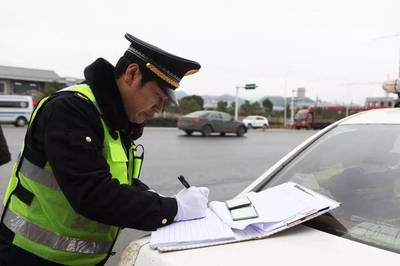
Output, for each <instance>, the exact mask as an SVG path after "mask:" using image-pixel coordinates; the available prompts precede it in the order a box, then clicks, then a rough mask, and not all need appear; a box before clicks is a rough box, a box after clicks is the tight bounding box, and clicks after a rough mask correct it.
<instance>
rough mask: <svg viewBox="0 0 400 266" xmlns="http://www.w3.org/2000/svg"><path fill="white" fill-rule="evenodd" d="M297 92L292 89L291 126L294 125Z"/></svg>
mask: <svg viewBox="0 0 400 266" xmlns="http://www.w3.org/2000/svg"><path fill="white" fill-rule="evenodd" d="M295 92H296V90H295V89H292V101H291V105H290V126H291V127H292V126H293V125H294V93H295Z"/></svg>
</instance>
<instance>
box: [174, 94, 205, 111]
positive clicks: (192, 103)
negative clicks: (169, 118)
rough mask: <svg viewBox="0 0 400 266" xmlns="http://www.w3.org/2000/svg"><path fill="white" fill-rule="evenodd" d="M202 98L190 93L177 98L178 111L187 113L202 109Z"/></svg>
mask: <svg viewBox="0 0 400 266" xmlns="http://www.w3.org/2000/svg"><path fill="white" fill-rule="evenodd" d="M203 105H204V100H203V98H201V97H200V96H197V95H192V96H187V97H183V98H182V99H180V100H179V111H180V113H181V114H188V113H191V112H194V111H199V110H203Z"/></svg>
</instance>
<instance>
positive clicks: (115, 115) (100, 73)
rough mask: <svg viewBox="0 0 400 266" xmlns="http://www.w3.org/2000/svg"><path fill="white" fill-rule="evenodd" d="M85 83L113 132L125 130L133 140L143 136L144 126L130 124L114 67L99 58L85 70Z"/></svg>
mask: <svg viewBox="0 0 400 266" xmlns="http://www.w3.org/2000/svg"><path fill="white" fill-rule="evenodd" d="M84 75H85V81H84V83H86V84H88V85H89V86H90V88H91V89H92V91H93V94H94V96H95V98H96V102H97V104H98V106H99V108H100V110H101V111H102V118H103V119H104V121H105V122H106V124H107V125H108V127H109V128H110V129H111V130H123V131H126V132H127V133H129V135H130V136H131V137H132V138H133V139H137V138H139V137H140V136H141V135H142V131H143V126H144V125H143V124H134V123H130V122H129V120H128V118H127V115H126V112H125V110H124V106H123V103H122V99H121V95H120V93H119V89H118V86H117V83H116V82H115V77H114V66H113V65H111V64H110V63H109V62H108V61H106V60H105V59H103V58H98V59H97V60H96V61H94V62H93V63H92V64H90V65H89V66H87V67H86V68H85V70H84Z"/></svg>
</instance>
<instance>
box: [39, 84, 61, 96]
mask: <svg viewBox="0 0 400 266" xmlns="http://www.w3.org/2000/svg"><path fill="white" fill-rule="evenodd" d="M63 87H64V84H61V83H58V82H49V83H45V84H44V88H43V97H46V96H49V95H50V94H52V93H54V92H56V91H58V90H61V89H62V88H63Z"/></svg>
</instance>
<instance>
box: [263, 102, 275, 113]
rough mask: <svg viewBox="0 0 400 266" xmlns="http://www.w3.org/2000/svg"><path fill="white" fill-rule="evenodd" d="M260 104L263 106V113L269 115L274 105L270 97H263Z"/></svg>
mask: <svg viewBox="0 0 400 266" xmlns="http://www.w3.org/2000/svg"><path fill="white" fill-rule="evenodd" d="M262 106H263V108H264V113H265V114H266V115H267V116H268V115H270V114H271V113H272V110H273V108H274V105H273V103H272V102H271V100H270V99H268V98H265V99H264V100H263V101H262Z"/></svg>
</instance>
